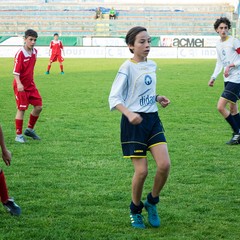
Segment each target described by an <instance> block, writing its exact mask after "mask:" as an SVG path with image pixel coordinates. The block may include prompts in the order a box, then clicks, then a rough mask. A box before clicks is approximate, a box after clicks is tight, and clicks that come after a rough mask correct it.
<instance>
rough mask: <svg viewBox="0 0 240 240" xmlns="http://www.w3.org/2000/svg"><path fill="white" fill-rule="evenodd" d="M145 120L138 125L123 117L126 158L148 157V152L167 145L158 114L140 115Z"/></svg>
mask: <svg viewBox="0 0 240 240" xmlns="http://www.w3.org/2000/svg"><path fill="white" fill-rule="evenodd" d="M139 114H140V115H141V117H142V118H143V120H142V122H141V123H140V124H138V125H133V124H131V123H129V121H128V118H127V117H125V116H124V115H122V120H121V144H122V151H123V157H124V158H132V157H139V158H140V157H146V156H147V150H149V149H150V148H151V147H153V146H155V145H158V144H167V142H166V138H165V136H164V128H163V125H162V122H161V120H160V118H159V116H158V113H157V112H155V113H139Z"/></svg>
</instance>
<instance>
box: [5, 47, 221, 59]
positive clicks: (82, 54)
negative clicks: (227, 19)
mask: <svg viewBox="0 0 240 240" xmlns="http://www.w3.org/2000/svg"><path fill="white" fill-rule="evenodd" d="M36 48H37V50H38V57H39V58H49V48H48V47H36ZM18 49H19V46H12V47H10V46H0V57H2V58H6V57H11V58H14V56H15V54H16V52H17V51H18ZM64 52H65V56H64V58H125V59H126V58H131V57H132V54H131V53H130V51H129V49H128V48H127V47H65V49H64ZM149 58H196V59H216V50H215V48H178V47H152V48H151V51H150V54H149Z"/></svg>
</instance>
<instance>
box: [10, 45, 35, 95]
mask: <svg viewBox="0 0 240 240" xmlns="http://www.w3.org/2000/svg"><path fill="white" fill-rule="evenodd" d="M36 60H37V50H36V49H35V48H33V50H32V54H31V55H30V54H29V53H28V52H27V51H26V50H25V49H24V47H22V48H21V49H19V50H18V52H17V53H16V55H15V63H14V69H13V74H15V75H19V78H20V81H21V83H22V85H23V86H24V90H25V91H31V90H33V89H35V88H36V85H35V83H34V78H33V75H34V66H35V63H36ZM16 84H17V83H16V80H15V79H14V85H16Z"/></svg>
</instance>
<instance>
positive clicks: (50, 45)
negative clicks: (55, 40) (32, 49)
mask: <svg viewBox="0 0 240 240" xmlns="http://www.w3.org/2000/svg"><path fill="white" fill-rule="evenodd" d="M49 48H50V49H52V41H51V42H50V44H49Z"/></svg>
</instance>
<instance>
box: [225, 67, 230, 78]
mask: <svg viewBox="0 0 240 240" xmlns="http://www.w3.org/2000/svg"><path fill="white" fill-rule="evenodd" d="M229 72H230V67H229V66H227V67H226V69H225V71H224V77H226V78H227V77H229Z"/></svg>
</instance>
